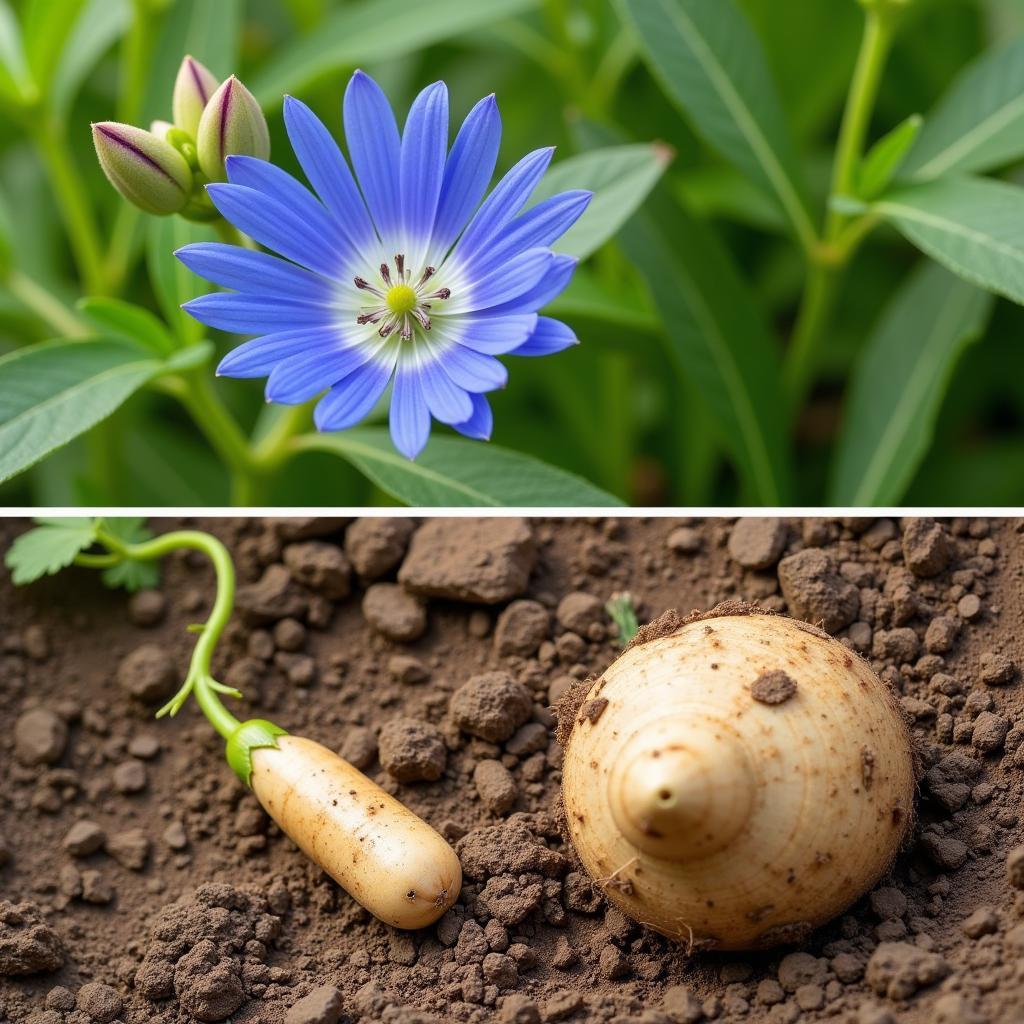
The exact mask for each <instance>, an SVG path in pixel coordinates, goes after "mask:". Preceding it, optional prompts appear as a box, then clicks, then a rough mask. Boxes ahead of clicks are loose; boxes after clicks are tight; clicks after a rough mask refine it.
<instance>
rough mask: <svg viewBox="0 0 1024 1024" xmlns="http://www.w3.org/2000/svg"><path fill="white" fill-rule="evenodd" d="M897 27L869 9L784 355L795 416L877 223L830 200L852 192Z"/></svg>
mask: <svg viewBox="0 0 1024 1024" xmlns="http://www.w3.org/2000/svg"><path fill="white" fill-rule="evenodd" d="M895 24H896V19H895V17H894V15H893V14H892V12H891V11H890V10H889V9H888V8H885V9H877V8H870V9H869V10H868V11H867V13H866V17H865V21H864V34H863V36H862V38H861V45H860V51H859V53H858V54H857V63H856V66H855V67H854V72H853V78H852V79H851V81H850V89H849V93H848V95H847V98H846V108H845V110H844V112H843V121H842V125H841V126H840V129H839V139H838V141H837V143H836V154H835V161H834V163H833V168H832V185H831V191H830V195H829V210H828V213H827V215H826V220H825V231H824V236H823V238H822V241H821V243H820V244H819V245H817V246H815V248H814V249H813V250H812V251H811V260H810V265H809V269H808V274H807V281H806V283H805V285H804V293H803V296H802V298H801V302H800V309H799V311H798V313H797V319H796V323H795V325H794V328H793V335H792V338H791V340H790V345H789V349H788V351H787V353H786V363H785V367H784V384H785V387H786V393H787V397H788V400H789V407H790V409H791V411H792V413H793V415H796V413H797V412H798V411H799V409H800V407H801V405H802V404H803V401H804V399H805V398H806V396H807V392H808V391H809V390H810V387H811V385H812V383H813V381H814V375H815V373H816V371H817V366H818V361H819V358H820V349H821V346H822V343H823V341H824V339H825V337H826V336H827V333H828V325H829V321H830V318H831V314H832V310H833V308H834V306H835V301H836V298H837V295H838V291H839V286H840V284H841V282H842V276H843V271H844V270H845V268H846V266H847V264H848V263H849V262H850V259H851V257H852V256H853V254H854V252H855V251H856V249H857V247H858V245H859V244H860V242H861V241H863V239H864V238H865V237H866V235H867V233H868V232H869V231H870V230H871V229H872V228H873V227H874V224H875V219H874V218H873V217H871V216H870V215H868V216H863V217H859V218H856V219H854V220H853V221H852V223H851V218H850V217H849V216H848V215H845V214H842V213H840V212H839V211H837V210H834V209H832V204H831V200H832V199H833V198H834V197H836V196H842V195H852V194H853V192H854V188H855V184H856V177H857V169H858V167H859V166H860V161H861V159H862V157H863V154H864V144H865V140H866V139H867V133H868V127H869V125H870V122H871V114H872V111H873V110H874V106H875V100H876V99H877V97H878V87H879V84H880V83H881V79H882V71H883V69H884V68H885V61H886V58H887V57H888V54H889V50H890V48H891V46H892V41H893V37H894V34H895Z"/></svg>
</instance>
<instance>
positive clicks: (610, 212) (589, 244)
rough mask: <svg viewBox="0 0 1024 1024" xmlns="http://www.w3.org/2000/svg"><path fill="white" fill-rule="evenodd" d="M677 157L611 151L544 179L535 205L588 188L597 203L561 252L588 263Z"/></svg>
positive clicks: (575, 161) (559, 167)
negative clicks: (558, 195)
mask: <svg viewBox="0 0 1024 1024" xmlns="http://www.w3.org/2000/svg"><path fill="white" fill-rule="evenodd" d="M671 159H672V152H671V150H670V149H668V148H667V147H666V146H663V145H660V144H658V143H651V144H650V145H632V146H609V147H607V148H603V149H595V150H592V151H591V152H589V153H581V154H579V155H578V156H571V157H569V158H568V159H567V160H562V161H560V162H559V163H557V164H555V166H554V167H553V168H552V169H551V170H550V171H548V173H547V174H545V175H544V177H543V178H542V179H541V181H540V184H539V185H538V186H537V188H536V190H535V191H534V193H533V195H532V196H531V197H530V199H531V201H530V205H531V206H532V205H533V204H534V203H537V202H540V201H541V200H542V199H547V198H548V197H549V196H553V195H555V194H556V193H557V192H565V191H567V190H568V189H574V188H583V189H589V190H590V191H592V192H593V193H594V198H593V199H592V200H591V201H590V205H589V206H588V207H587V209H586V210H585V211H584V213H583V216H582V217H580V219H579V220H578V221H577V222H576V223H575V224H574V225H573V226H572V227H571V228H570V229H569V230H568V231H567V232H566V233H565V234H564V235H563V236H562V237H561V238H560V239H558V241H557V242H555V244H554V247H553V248H554V249H555V251H556V252H562V253H566V254H567V255H569V256H575V257H577V259H581V260H582V259H586V257H587V256H589V255H590V254H591V253H592V252H594V251H595V250H596V249H598V248H600V246H602V245H603V244H604V243H605V242H607V241H608V239H609V238H611V237H612V236H613V235H614V234H615V233H616V232H617V231H618V230H619V228H620V227H622V225H623V224H625V222H626V221H627V220H629V218H630V217H631V216H632V215H633V213H634V211H635V210H636V209H637V208H638V207H639V206H640V204H641V203H642V202H643V201H644V199H646V198H647V196H648V194H649V193H650V191H651V189H652V188H654V186H655V185H656V184H657V183H658V179H659V178H660V177H661V176H662V174H664V172H665V168H666V167H667V166H668V164H669V161H670V160H671Z"/></svg>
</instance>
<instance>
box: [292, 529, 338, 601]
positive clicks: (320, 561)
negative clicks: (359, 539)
mask: <svg viewBox="0 0 1024 1024" xmlns="http://www.w3.org/2000/svg"><path fill="white" fill-rule="evenodd" d="M284 564H285V565H286V566H287V567H288V569H289V571H290V572H291V575H292V579H295V580H298V581H299V583H301V584H303V586H306V587H308V588H309V589H310V590H312V591H314V592H315V593H317V594H322V595H323V596H324V597H326V598H328V599H329V600H331V601H340V600H343V599H344V598H346V597H348V595H349V593H350V592H351V590H352V582H351V580H352V567H351V566H350V565H349V561H348V559H347V558H346V557H345V554H344V552H343V551H342V550H341V548H339V547H337V546H335V545H334V544H328V543H327V542H326V541H321V540H307V541H303V542H302V543H301V544H289V545H288V547H286V548H285V549H284Z"/></svg>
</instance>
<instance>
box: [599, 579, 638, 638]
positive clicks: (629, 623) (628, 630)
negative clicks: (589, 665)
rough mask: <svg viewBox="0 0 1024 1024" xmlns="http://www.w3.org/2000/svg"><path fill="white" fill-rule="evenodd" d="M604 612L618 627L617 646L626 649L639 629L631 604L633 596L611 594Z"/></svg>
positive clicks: (633, 607) (624, 593)
mask: <svg viewBox="0 0 1024 1024" xmlns="http://www.w3.org/2000/svg"><path fill="white" fill-rule="evenodd" d="M604 610H605V611H606V612H607V613H608V615H609V617H610V618H611V620H612V622H614V623H615V625H616V626H617V627H618V630H619V646H620V647H626V646H627V645H628V644H629V643H630V642H631V641H632V639H633V637H635V636H636V634H637V631H638V630H639V629H640V623H639V622H637V618H636V606H635V605H634V604H633V595H632V594H630V593H627V592H626V591H623V592H622V593H619V594H612V596H611V598H610V600H609V601H608V602H607V603H606V604H605V606H604Z"/></svg>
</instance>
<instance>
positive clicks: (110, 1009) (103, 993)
mask: <svg viewBox="0 0 1024 1024" xmlns="http://www.w3.org/2000/svg"><path fill="white" fill-rule="evenodd" d="M76 1003H77V1006H78V1009H80V1010H81V1011H82V1012H83V1013H86V1014H88V1015H89V1017H90V1018H91V1019H92V1020H94V1021H98V1022H99V1024H108V1022H109V1021H112V1020H115V1019H116V1018H117V1016H118V1015H119V1014H120V1013H121V1010H122V1008H123V1006H124V1004H123V1003H122V1001H121V997H120V995H118V992H117V990H116V989H113V988H111V987H110V986H109V985H104V984H103V982H101V981H90V982H88V983H86V984H85V985H83V986H82V987H81V988H80V989H79V990H78V997H77V1000H76Z"/></svg>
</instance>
